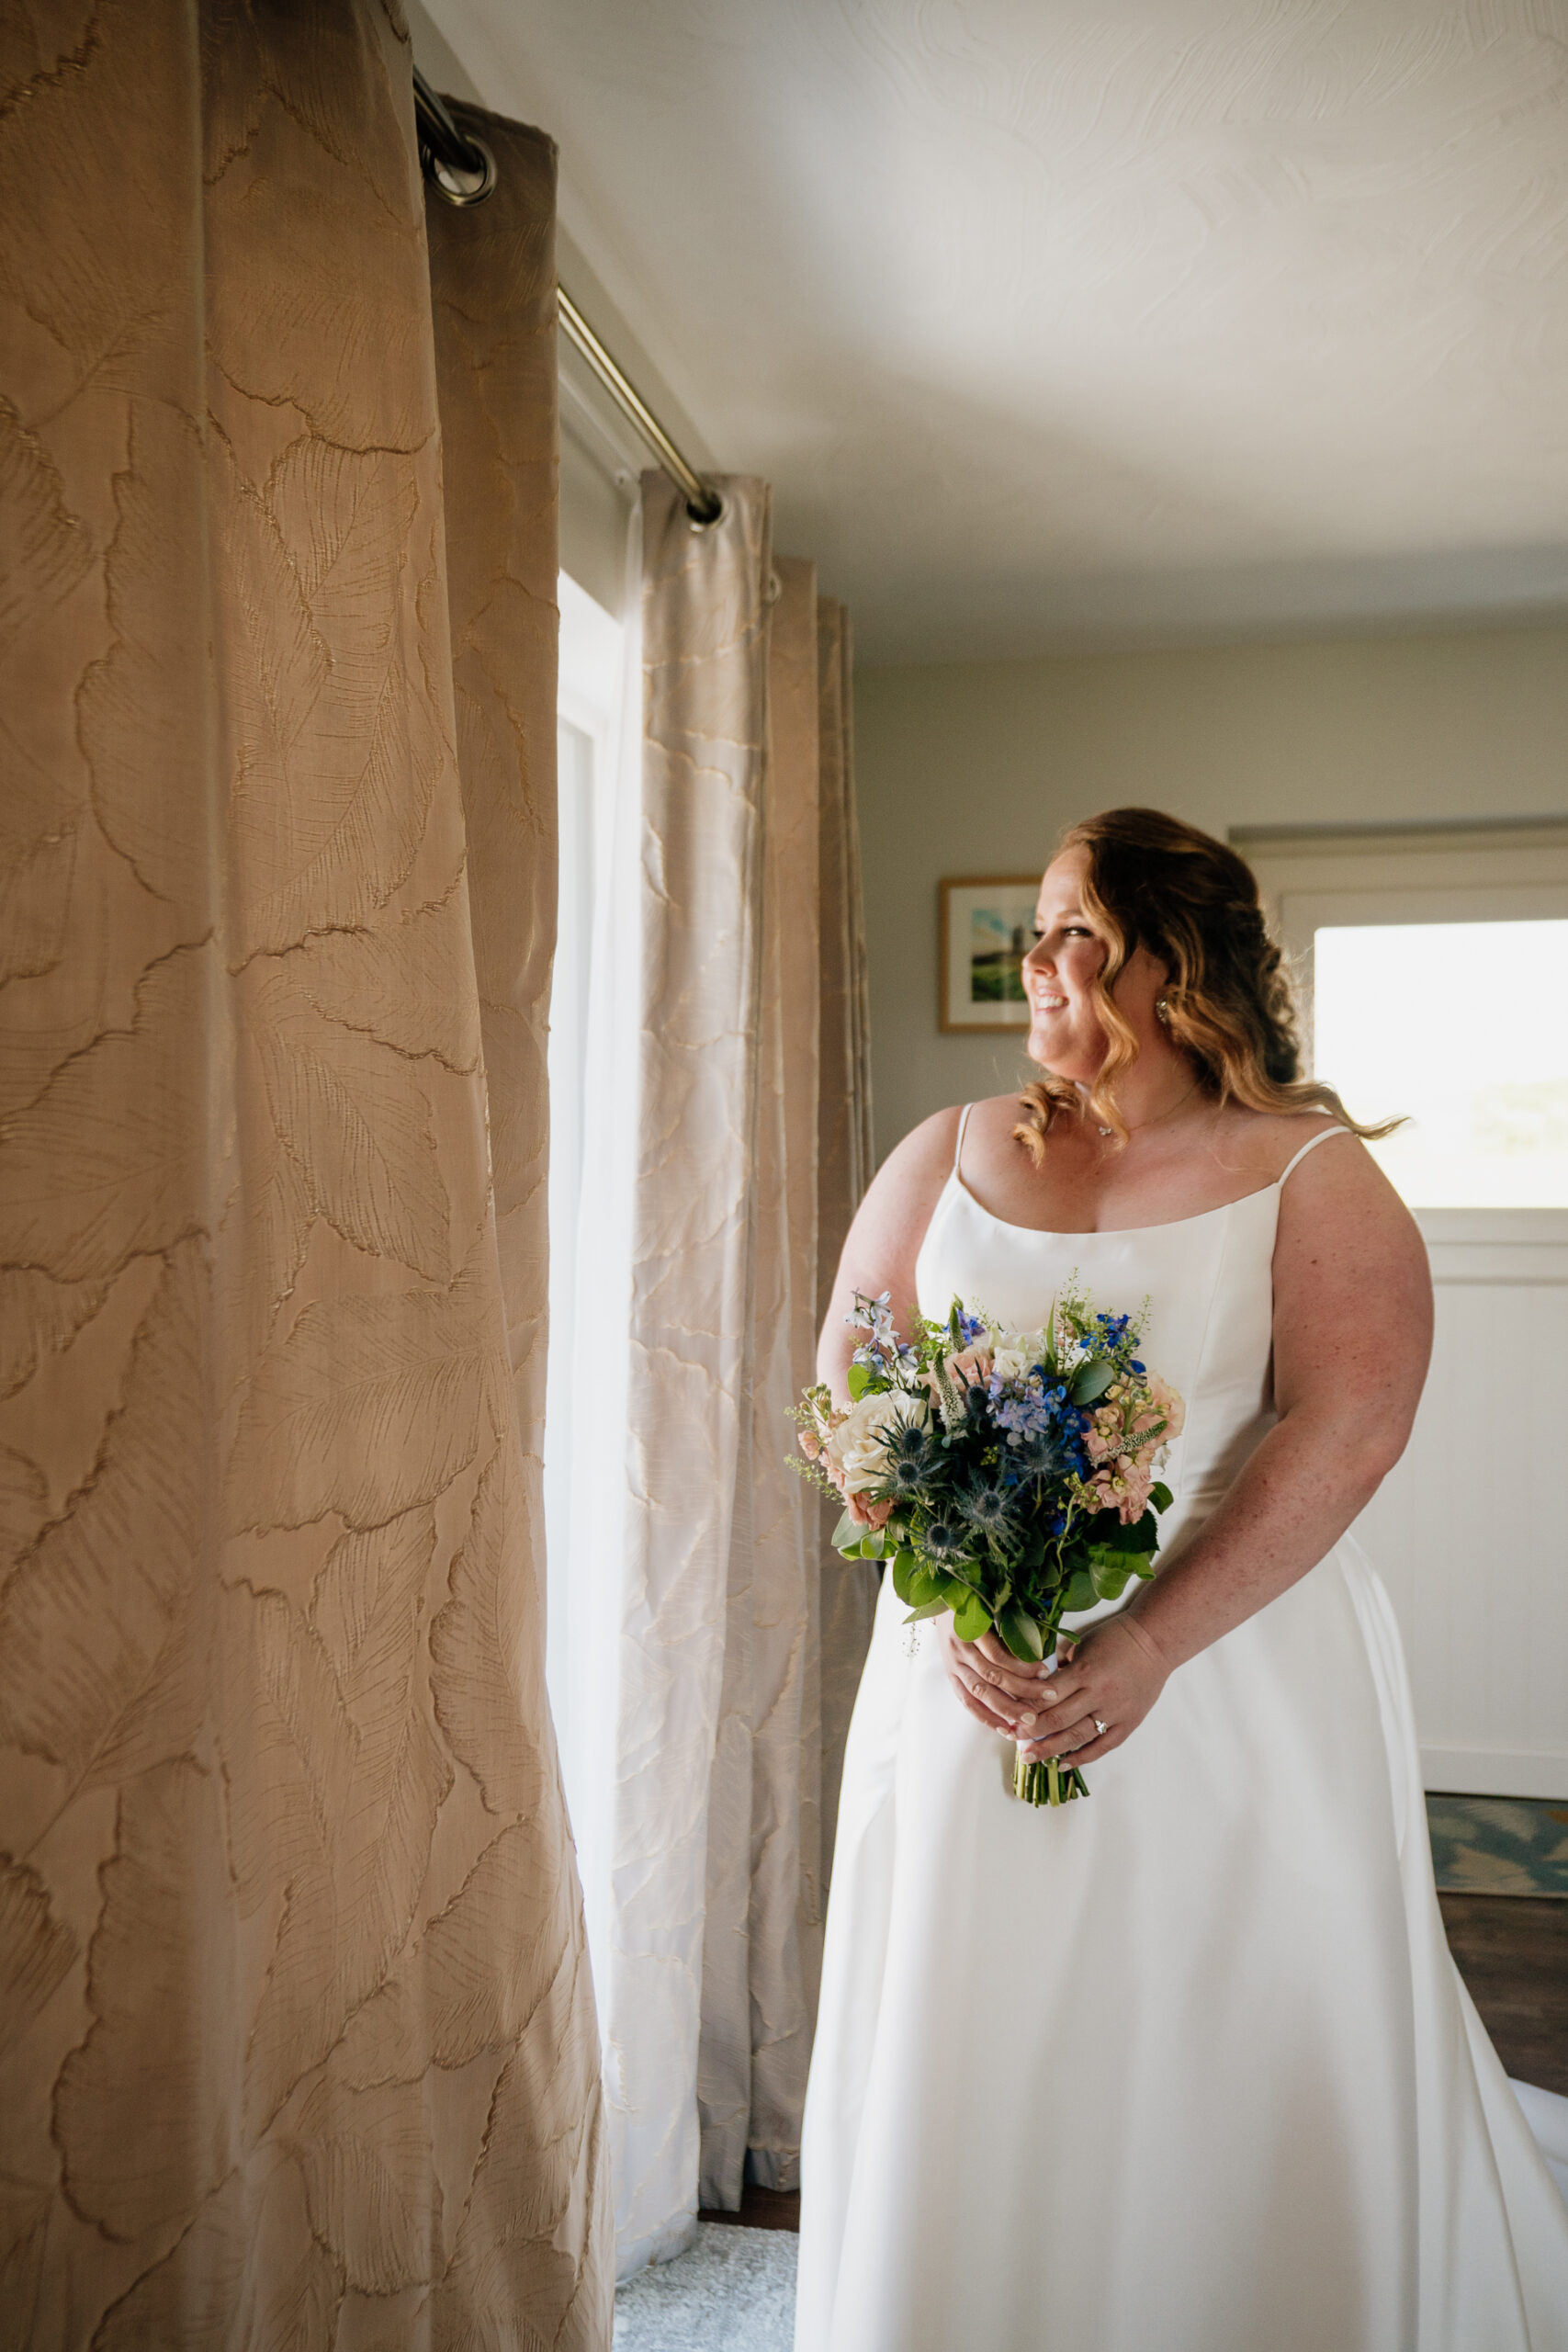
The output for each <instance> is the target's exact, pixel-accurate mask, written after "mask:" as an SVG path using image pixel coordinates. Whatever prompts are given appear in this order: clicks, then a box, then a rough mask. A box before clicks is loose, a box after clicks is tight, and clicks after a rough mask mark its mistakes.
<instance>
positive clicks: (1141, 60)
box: [426, 0, 1568, 660]
mask: <svg viewBox="0 0 1568 2352" xmlns="http://www.w3.org/2000/svg"><path fill="white" fill-rule="evenodd" d="M426 6H427V7H428V8H429V11H430V14H431V16H432V17H433V18H434V21H435V23H436V24H437V25H438V27H439V28H440V29H441V31H442V32H443V33H444V35H445V37H446V40H447V41H448V42H449V43H450V45H451V47H452V49H453V51H455V52H456V53H457V57H458V58H459V59H460V60H461V62H462V63H463V65H464V66H465V67H466V69H467V71H468V75H469V76H470V77H471V79H472V81H473V83H474V85H476V87H477V88H478V89H479V91H480V92H482V94H483V95H484V96H485V97H486V99H487V101H488V102H489V103H491V105H494V106H496V107H501V108H502V110H505V111H508V112H514V113H522V114H525V115H526V116H527V117H528V118H529V119H532V120H535V121H537V122H540V123H542V124H544V125H545V126H546V127H547V129H549V130H552V131H553V132H554V133H555V135H556V136H557V138H558V140H559V141H560V146H561V217H562V223H563V227H564V229H565V230H566V231H567V232H568V233H569V235H570V239H571V241H572V243H574V244H575V246H576V247H577V248H578V249H579V250H580V252H581V254H582V255H583V256H584V257H585V258H586V260H587V262H588V263H589V264H590V265H591V267H592V272H593V273H594V275H595V276H596V277H597V278H598V280H599V281H600V284H601V286H602V288H603V289H604V292H605V293H606V294H607V295H608V297H609V298H610V300H611V301H612V302H613V303H614V304H615V307H616V309H617V310H618V311H620V313H621V316H622V320H623V321H624V322H625V324H626V326H627V327H629V328H630V330H631V331H632V334H633V335H634V336H635V338H636V340H637V342H638V343H640V345H642V347H643V350H644V352H645V353H646V354H647V355H648V356H649V358H650V359H651V360H652V362H653V363H654V366H655V368H656V369H657V371H658V373H659V374H660V376H661V377H662V379H664V381H665V383H666V384H667V385H668V387H670V388H671V390H673V392H674V394H675V396H676V400H677V402H678V404H679V406H680V407H681V408H683V410H684V411H685V413H686V415H687V417H688V418H689V419H690V420H691V421H692V422H693V423H694V424H695V426H696V427H697V429H698V433H699V435H700V438H701V440H702V441H703V442H705V444H706V447H707V449H708V451H709V452H710V453H711V455H712V457H713V458H715V459H716V460H717V461H718V462H719V463H721V464H723V465H724V466H726V467H729V468H733V469H743V470H747V471H756V472H759V473H762V474H765V475H766V476H767V477H768V478H769V479H770V480H771V481H773V484H774V485H775V490H776V501H777V503H776V514H777V532H778V537H779V541H780V544H781V545H783V546H784V547H786V548H798V549H801V550H805V551H809V552H811V553H814V554H815V555H816V556H817V557H818V560H819V562H820V564H821V567H822V572H823V578H824V584H825V585H827V586H829V587H830V588H831V589H832V590H833V591H834V592H835V593H837V594H841V595H843V596H846V597H847V598H848V599H849V601H850V603H851V604H852V606H853V609H854V612H855V616H856V621H857V627H858V630H859V634H860V639H861V644H862V648H863V652H864V653H866V654H868V655H870V656H871V657H872V658H874V659H884V660H889V659H917V660H929V659H942V658H956V659H964V658H973V657H976V656H986V655H1006V654H1016V653H1024V652H1030V651H1033V650H1040V649H1043V648H1046V647H1049V646H1052V645H1071V644H1085V643H1112V642H1117V641H1127V640H1132V639H1145V640H1147V639H1173V640H1179V639H1182V638H1183V637H1186V636H1190V635H1198V636H1211V637H1212V636H1219V635H1224V634H1231V633H1244V632H1247V631H1250V630H1255V629H1258V630H1275V631H1277V630H1280V629H1290V628H1316V627H1323V626H1330V627H1332V626H1335V625H1338V624H1343V623H1347V622H1349V623H1355V622H1357V621H1372V622H1375V621H1378V620H1380V619H1387V618H1390V617H1395V616H1438V615H1445V614H1456V613H1463V614H1467V615H1472V614H1480V613H1483V612H1487V611H1492V612H1499V611H1506V610H1517V611H1528V610H1530V609H1535V610H1542V609H1544V608H1546V607H1547V606H1549V605H1556V606H1557V607H1558V608H1559V609H1561V608H1562V606H1563V605H1568V0H1464V4H1463V5H1427V0H528V5H526V6H524V5H522V4H521V0H426Z"/></svg>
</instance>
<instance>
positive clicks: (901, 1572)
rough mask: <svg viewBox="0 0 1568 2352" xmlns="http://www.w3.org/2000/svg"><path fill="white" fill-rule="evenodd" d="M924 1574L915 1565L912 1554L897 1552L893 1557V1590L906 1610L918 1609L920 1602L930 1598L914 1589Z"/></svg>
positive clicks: (927, 1594)
mask: <svg viewBox="0 0 1568 2352" xmlns="http://www.w3.org/2000/svg"><path fill="white" fill-rule="evenodd" d="M924 1573H925V1572H924V1570H923V1569H922V1568H921V1567H919V1565H918V1564H917V1562H916V1559H915V1555H914V1554H913V1552H897V1553H896V1554H895V1555H894V1559H893V1589H894V1591H895V1592H896V1593H897V1596H898V1598H899V1600H901V1601H902V1602H903V1603H904V1606H905V1607H906V1608H907V1609H908V1608H912V1607H918V1606H919V1602H920V1601H922V1600H930V1598H931V1595H930V1594H929V1593H924V1592H917V1591H916V1589H915V1588H916V1586H917V1585H918V1584H919V1581H920V1578H921V1577H922V1576H923V1575H924Z"/></svg>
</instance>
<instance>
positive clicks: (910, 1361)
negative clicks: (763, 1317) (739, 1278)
mask: <svg viewBox="0 0 1568 2352" xmlns="http://www.w3.org/2000/svg"><path fill="white" fill-rule="evenodd" d="M847 1320H848V1321H849V1322H850V1323H851V1324H852V1325H853V1326H854V1328H855V1329H857V1330H859V1331H862V1332H863V1334H864V1337H863V1339H862V1340H861V1341H860V1344H859V1345H858V1346H857V1347H856V1349H855V1351H854V1355H853V1358H852V1362H851V1364H850V1372H849V1383H848V1385H849V1391H850V1398H851V1402H850V1404H849V1406H848V1407H847V1408H845V1407H842V1406H840V1405H839V1404H837V1403H836V1402H835V1400H834V1398H833V1397H832V1395H831V1393H830V1391H829V1390H828V1389H827V1388H825V1387H822V1386H818V1387H815V1388H808V1389H807V1392H806V1394H805V1396H804V1397H803V1398H802V1400H801V1404H800V1406H799V1408H798V1409H797V1412H796V1419H797V1420H798V1421H799V1423H800V1441H799V1442H800V1448H801V1452H802V1453H804V1454H805V1456H806V1457H807V1464H808V1465H809V1475H811V1476H815V1477H816V1478H817V1479H818V1482H819V1483H820V1484H821V1485H822V1486H823V1487H825V1488H826V1489H827V1490H828V1491H829V1492H830V1493H833V1494H835V1495H837V1496H838V1497H839V1498H840V1499H841V1500H842V1502H843V1504H844V1513H843V1517H842V1518H841V1519H840V1521H839V1525H838V1528H837V1530H836V1531H835V1533H834V1538H833V1540H834V1543H835V1544H837V1546H838V1548H839V1550H840V1552H841V1553H843V1555H845V1557H846V1558H850V1559H871V1560H883V1561H885V1562H886V1564H887V1568H888V1573H889V1574H890V1575H891V1577H892V1579H893V1587H894V1590H895V1591H896V1592H897V1596H898V1598H899V1600H902V1601H904V1602H905V1603H906V1604H907V1605H908V1610H909V1617H908V1623H911V1624H918V1623H920V1622H921V1621H922V1620H924V1619H926V1618H930V1617H937V1616H940V1615H942V1613H943V1612H944V1611H948V1612H951V1614H952V1617H953V1632H954V1633H955V1634H956V1635H957V1636H958V1638H959V1640H960V1641H964V1642H974V1641H978V1640H979V1639H980V1637H981V1635H982V1634H987V1633H989V1632H991V1631H992V1629H993V1628H994V1629H995V1631H996V1633H997V1634H998V1636H999V1637H1000V1639H1001V1640H1002V1641H1003V1642H1004V1643H1005V1644H1006V1645H1007V1647H1008V1649H1009V1650H1010V1651H1011V1653H1012V1655H1013V1657H1016V1658H1018V1659H1020V1660H1021V1661H1023V1662H1032V1663H1035V1664H1038V1663H1040V1662H1041V1661H1043V1660H1044V1659H1045V1658H1047V1657H1052V1656H1054V1655H1055V1647H1056V1642H1057V1638H1058V1635H1059V1634H1060V1632H1061V1627H1062V1621H1063V1619H1064V1618H1065V1617H1067V1616H1070V1615H1073V1614H1076V1613H1077V1611H1082V1610H1087V1609H1092V1608H1094V1607H1095V1605H1096V1603H1097V1602H1100V1601H1110V1600H1120V1599H1121V1597H1122V1593H1123V1592H1124V1591H1125V1589H1126V1587H1127V1584H1128V1582H1129V1580H1130V1579H1131V1578H1132V1577H1149V1576H1152V1575H1153V1573H1154V1557H1155V1553H1156V1549H1157V1548H1158V1544H1159V1524H1158V1521H1159V1514H1160V1512H1161V1511H1163V1510H1165V1509H1166V1508H1167V1507H1168V1504H1169V1502H1170V1490H1169V1488H1168V1487H1165V1486H1163V1485H1162V1484H1161V1483H1160V1481H1159V1478H1158V1476H1157V1475H1156V1474H1157V1472H1158V1469H1159V1467H1160V1464H1161V1461H1162V1459H1163V1452H1164V1448H1165V1447H1166V1445H1167V1444H1168V1442H1169V1441H1170V1440H1171V1439H1172V1438H1173V1437H1175V1436H1176V1435H1177V1434H1178V1432H1179V1430H1180V1427H1181V1418H1182V1405H1181V1399H1180V1397H1179V1396H1178V1395H1177V1393H1176V1391H1175V1390H1174V1389H1173V1388H1172V1387H1170V1386H1169V1385H1168V1383H1167V1382H1165V1381H1163V1380H1162V1379H1161V1378H1160V1377H1159V1375H1158V1374H1157V1373H1153V1372H1150V1371H1149V1369H1148V1368H1147V1366H1146V1365H1145V1363H1144V1362H1143V1359H1142V1357H1141V1355H1140V1353H1139V1348H1140V1344H1141V1330H1142V1316H1141V1314H1140V1315H1139V1316H1137V1317H1134V1316H1132V1315H1127V1314H1122V1315H1112V1314H1110V1313H1107V1312H1105V1311H1104V1310H1102V1309H1097V1308H1096V1307H1094V1306H1093V1305H1092V1304H1091V1303H1090V1301H1089V1300H1088V1299H1087V1298H1085V1297H1084V1295H1082V1293H1081V1292H1079V1291H1078V1290H1077V1288H1076V1287H1071V1286H1069V1287H1068V1288H1067V1289H1066V1290H1064V1291H1063V1292H1062V1294H1061V1295H1059V1296H1058V1298H1057V1299H1056V1301H1055V1306H1053V1309H1052V1312H1051V1316H1050V1318H1049V1320H1048V1321H1047V1323H1046V1324H1045V1325H1044V1326H1043V1328H1042V1329H1040V1330H1037V1331H1009V1330H1003V1329H998V1328H996V1327H994V1326H992V1325H991V1324H990V1323H988V1322H987V1318H986V1317H985V1316H984V1315H983V1314H982V1313H980V1312H979V1311H977V1310H976V1309H974V1308H971V1307H969V1306H965V1305H964V1302H963V1301H962V1300H961V1299H954V1300H953V1308H952V1311H951V1313H950V1315H949V1316H948V1318H947V1321H946V1322H945V1323H932V1322H928V1321H926V1320H924V1319H922V1320H920V1321H919V1323H918V1324H917V1326H916V1328H915V1329H914V1331H913V1333H912V1334H911V1335H910V1337H909V1338H908V1339H903V1338H901V1337H900V1336H899V1334H898V1333H897V1331H896V1330H895V1329H894V1327H893V1317H892V1310H891V1307H890V1306H889V1303H888V1295H887V1293H886V1292H884V1293H883V1295H882V1296H881V1297H880V1298H865V1297H863V1296H861V1295H859V1294H858V1293H857V1295H856V1297H855V1311H854V1313H853V1315H852V1316H850V1317H848V1318H847ZM1013 1793H1014V1794H1015V1796H1017V1797H1019V1798H1021V1800H1022V1801H1023V1802H1024V1803H1026V1804H1043V1805H1056V1804H1066V1802H1067V1801H1068V1800H1069V1799H1071V1798H1074V1797H1079V1796H1087V1795H1088V1793H1089V1789H1088V1785H1087V1783H1086V1782H1085V1780H1084V1777H1083V1774H1082V1773H1081V1772H1080V1771H1078V1770H1077V1768H1076V1767H1075V1766H1073V1765H1072V1764H1071V1762H1070V1761H1066V1762H1063V1761H1058V1760H1056V1759H1055V1758H1051V1759H1048V1760H1046V1761H1045V1762H1043V1763H1041V1762H1032V1761H1029V1760H1026V1758H1024V1756H1023V1754H1022V1752H1021V1750H1020V1751H1019V1752H1018V1754H1017V1756H1016V1758H1015V1762H1014V1768H1013Z"/></svg>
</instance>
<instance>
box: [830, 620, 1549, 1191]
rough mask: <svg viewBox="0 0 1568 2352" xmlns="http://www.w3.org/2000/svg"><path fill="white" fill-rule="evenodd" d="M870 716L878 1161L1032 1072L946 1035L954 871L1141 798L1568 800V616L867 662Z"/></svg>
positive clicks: (1299, 805) (1412, 816)
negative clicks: (945, 939) (951, 1108)
mask: <svg viewBox="0 0 1568 2352" xmlns="http://www.w3.org/2000/svg"><path fill="white" fill-rule="evenodd" d="M855 723H856V735H857V745H856V753H857V765H858V774H859V789H860V808H861V826H862V833H863V843H864V854H865V888H866V926H867V933H868V936H869V941H870V951H871V995H872V1018H871V1035H872V1058H873V1075H874V1088H875V1104H876V1139H877V1150H878V1155H879V1157H880V1156H884V1155H886V1152H887V1151H888V1150H889V1149H890V1148H892V1146H893V1145H894V1144H895V1143H896V1142H897V1140H898V1137H899V1136H901V1135H903V1134H904V1133H906V1132H907V1130H908V1128H909V1127H910V1126H911V1125H913V1124H914V1123H915V1121H916V1120H918V1119H920V1118H922V1117H924V1116H925V1115H926V1114H927V1113H929V1112H931V1111H933V1110H936V1109H937V1108H939V1107H940V1106H941V1105H942V1103H953V1102H962V1101H964V1100H966V1099H968V1098H969V1097H972V1096H977V1095H982V1094H990V1093H996V1092H998V1091H1001V1089H1003V1088H1004V1087H1007V1086H1009V1085H1010V1084H1011V1083H1012V1082H1013V1080H1014V1079H1015V1077H1016V1075H1017V1073H1018V1071H1019V1069H1020V1068H1021V1052H1020V1050H1019V1043H1018V1041H1017V1040H1016V1039H1015V1038H1014V1037H1012V1036H1011V1035H1009V1036H1006V1037H1004V1038H999V1039H998V1038H987V1037H985V1036H978V1037H973V1038H971V1037H947V1036H942V1035H941V1034H940V1033H939V1031H938V1029H937V1017H936V989H937V978H936V885H937V880H938V877H939V876H942V875H944V874H1003V873H1013V872H1018V873H1023V872H1026V871H1028V870H1030V869H1032V868H1033V867H1037V866H1039V865H1043V862H1044V860H1045V858H1046V856H1047V855H1048V854H1049V852H1050V849H1051V846H1052V844H1053V842H1054V841H1055V837H1056V835H1057V834H1058V833H1059V832H1060V831H1061V830H1062V828H1063V826H1064V825H1066V824H1067V823H1068V822H1070V821H1071V820H1073V819H1074V818H1076V817H1079V816H1082V815H1085V814H1087V813H1088V812H1089V811H1090V810H1092V809H1101V808H1106V807H1110V806H1112V805H1114V804H1116V803H1117V802H1126V801H1145V802H1152V803H1155V804H1156V805H1157V806H1160V807H1163V808H1167V809H1173V810H1175V811H1176V813H1177V814H1178V815H1179V816H1182V817H1186V818H1189V819H1190V820H1191V821H1192V822H1193V823H1195V824H1200V825H1204V826H1206V827H1208V829H1209V830H1210V831H1213V832H1216V833H1219V834H1222V835H1223V834H1224V831H1225V830H1226V828H1227V827H1228V826H1231V825H1242V824H1360V823H1371V822H1373V821H1382V822H1385V823H1386V822H1390V821H1394V822H1410V821H1412V820H1423V819H1433V818H1450V819H1451V818H1455V817H1472V818H1473V817H1488V816H1517V817H1523V816H1540V815H1543V814H1551V815H1554V816H1556V815H1562V814H1564V813H1568V626H1565V625H1562V624H1558V625H1556V626H1552V627H1548V628H1510V629H1489V630H1476V631H1474V632H1470V633H1461V632H1454V633H1450V634H1448V635H1443V636H1421V637H1382V638H1361V639H1346V640H1343V641H1339V642H1329V643H1321V644H1308V645H1262V646H1260V645H1250V646H1223V647H1211V648H1203V649H1200V650H1185V651H1179V652H1165V653H1150V652H1142V653H1138V652H1132V653H1106V654H1087V655H1066V656H1060V657H1055V658H1053V659H1050V660H1045V661H1035V662H971V663H952V664H941V665H938V664H924V665H921V666H919V667H909V668H904V669H863V670H861V671H860V672H859V673H858V674H857V676H856V680H855Z"/></svg>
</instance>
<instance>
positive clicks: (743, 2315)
mask: <svg viewBox="0 0 1568 2352" xmlns="http://www.w3.org/2000/svg"><path fill="white" fill-rule="evenodd" d="M799 2245H800V2240H799V2239H798V2238H797V2237H796V2236H795V2234H794V2233H793V2232H792V2231H789V2230H748V2229H742V2228H740V2227H739V2226H738V2225H736V2224H734V2223H722V2222H698V2223H697V2234H696V2239H695V2242H694V2244H693V2245H690V2246H688V2247H687V2249H686V2251H685V2253H684V2254H679V2255H677V2256H676V2257H675V2259H674V2261H673V2262H656V2263H655V2264H654V2265H653V2267H651V2269H649V2270H639V2271H638V2272H637V2277H636V2278H631V2279H628V2280H627V2282H626V2285H625V2286H624V2287H618V2288H617V2289H616V2290H615V2352H791V2346H793V2344H794V2342H795V2252H796V2249H797V2248H798V2246H799Z"/></svg>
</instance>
